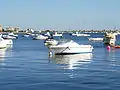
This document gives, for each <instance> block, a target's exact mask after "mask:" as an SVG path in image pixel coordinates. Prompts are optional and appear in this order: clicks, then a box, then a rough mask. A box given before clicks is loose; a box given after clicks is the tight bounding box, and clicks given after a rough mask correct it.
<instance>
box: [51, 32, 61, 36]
mask: <svg viewBox="0 0 120 90" xmlns="http://www.w3.org/2000/svg"><path fill="white" fill-rule="evenodd" d="M53 36H62V34H60V33H57V32H55V34H53Z"/></svg>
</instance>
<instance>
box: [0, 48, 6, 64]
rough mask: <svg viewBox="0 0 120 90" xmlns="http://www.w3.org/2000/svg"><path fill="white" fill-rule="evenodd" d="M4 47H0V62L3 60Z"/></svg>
mask: <svg viewBox="0 0 120 90" xmlns="http://www.w3.org/2000/svg"><path fill="white" fill-rule="evenodd" d="M5 52H6V48H4V49H0V62H3V61H4V58H5Z"/></svg>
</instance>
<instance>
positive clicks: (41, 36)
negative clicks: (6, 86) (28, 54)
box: [33, 34, 48, 40]
mask: <svg viewBox="0 0 120 90" xmlns="http://www.w3.org/2000/svg"><path fill="white" fill-rule="evenodd" d="M47 38H48V36H44V35H41V34H39V35H36V36H34V37H33V39H34V40H45V39H47Z"/></svg>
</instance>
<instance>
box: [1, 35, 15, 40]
mask: <svg viewBox="0 0 120 90" xmlns="http://www.w3.org/2000/svg"><path fill="white" fill-rule="evenodd" d="M2 37H3V39H17V37H14V36H9V35H3V36H2Z"/></svg>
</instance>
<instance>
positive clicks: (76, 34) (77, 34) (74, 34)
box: [72, 32, 90, 36]
mask: <svg viewBox="0 0 120 90" xmlns="http://www.w3.org/2000/svg"><path fill="white" fill-rule="evenodd" d="M72 35H73V36H90V35H89V34H83V33H78V32H76V33H73V34H72Z"/></svg>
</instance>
